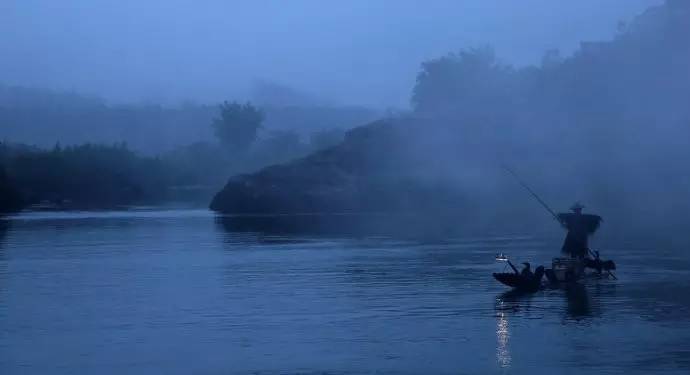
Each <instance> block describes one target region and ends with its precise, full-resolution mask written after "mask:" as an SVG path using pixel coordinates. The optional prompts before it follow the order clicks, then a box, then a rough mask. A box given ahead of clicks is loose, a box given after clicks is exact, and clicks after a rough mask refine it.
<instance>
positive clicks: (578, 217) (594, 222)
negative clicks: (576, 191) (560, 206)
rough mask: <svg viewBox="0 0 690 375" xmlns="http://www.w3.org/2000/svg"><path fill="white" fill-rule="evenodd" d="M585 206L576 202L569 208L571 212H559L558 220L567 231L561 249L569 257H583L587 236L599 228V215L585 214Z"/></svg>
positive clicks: (585, 254)
mask: <svg viewBox="0 0 690 375" xmlns="http://www.w3.org/2000/svg"><path fill="white" fill-rule="evenodd" d="M583 208H585V206H583V205H582V204H580V202H576V203H575V204H574V205H573V206H572V207H571V208H570V209H571V210H572V211H573V212H572V213H560V214H558V215H557V218H558V221H559V222H560V223H561V225H562V226H563V228H565V229H566V230H567V231H568V234H567V235H566V236H565V241H564V242H563V247H562V248H561V251H562V252H563V253H565V254H569V255H570V257H571V258H577V259H580V260H582V259H584V258H585V257H586V256H587V253H588V252H589V244H588V237H589V236H590V235H592V234H593V233H594V232H596V230H597V229H598V228H599V224H601V221H602V219H601V216H598V215H589V214H588V215H585V214H583V213H582V209H583Z"/></svg>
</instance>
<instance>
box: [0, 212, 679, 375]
mask: <svg viewBox="0 0 690 375" xmlns="http://www.w3.org/2000/svg"><path fill="white" fill-rule="evenodd" d="M233 228H236V227H235V226H233V225H227V223H226V225H223V223H221V222H220V221H218V220H217V219H215V218H214V216H213V215H212V214H210V213H208V212H206V211H133V212H112V213H59V212H58V213H25V214H21V215H19V216H16V217H14V218H10V219H7V220H0V374H76V373H87V374H229V373H258V374H274V373H276V374H277V373H281V374H282V373H287V374H290V373H303V374H321V373H335V374H350V373H372V372H376V373H384V374H386V373H405V374H421V373H424V374H427V373H448V374H484V373H489V374H493V373H498V374H501V373H515V374H521V373H528V371H529V372H530V373H545V374H570V373H572V374H577V373H587V374H590V373H603V374H623V373H626V374H634V373H639V374H648V373H678V374H687V373H690V294H689V293H690V271H689V270H690V262H689V261H688V255H687V254H685V253H674V252H669V251H665V250H664V249H639V250H630V249H625V251H622V250H621V249H602V253H603V254H605V255H610V256H611V257H613V258H615V260H616V261H617V263H618V266H619V271H618V276H619V278H620V280H618V281H613V280H589V281H588V282H587V283H585V285H583V286H582V287H581V288H572V289H570V290H547V291H544V292H539V293H537V294H535V295H532V296H528V297H520V296H511V295H509V294H507V295H506V294H504V292H505V291H506V290H505V288H504V287H502V286H501V285H499V284H498V283H497V282H495V281H494V280H493V279H492V277H491V272H493V271H497V270H501V268H502V266H501V265H499V264H497V263H495V262H494V260H493V256H494V254H495V253H496V252H498V251H504V252H506V253H508V254H510V255H513V256H518V255H519V257H520V258H524V259H529V260H532V261H533V263H546V262H549V260H550V258H551V257H552V256H553V255H555V254H554V253H555V251H554V248H555V245H554V244H553V243H551V242H549V241H546V240H539V239H533V238H530V237H527V236H512V237H511V236H508V237H487V238H447V239H446V240H444V241H412V240H406V241H401V240H394V239H391V238H385V237H365V236H357V237H352V236H345V237H340V238H339V237H338V236H335V235H333V236H317V235H313V234H290V235H288V234H280V235H278V234H271V233H262V232H251V231H248V230H250V229H247V228H241V230H240V229H238V230H237V231H235V230H234V229H233ZM652 253H656V254H659V255H660V256H653V255H652ZM518 260H519V261H521V260H522V259H518Z"/></svg>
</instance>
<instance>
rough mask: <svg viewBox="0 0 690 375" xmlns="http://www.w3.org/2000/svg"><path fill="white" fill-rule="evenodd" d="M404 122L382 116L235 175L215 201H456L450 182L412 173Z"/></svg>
mask: <svg viewBox="0 0 690 375" xmlns="http://www.w3.org/2000/svg"><path fill="white" fill-rule="evenodd" d="M404 129H405V124H401V123H396V122H395V121H393V120H381V121H377V122H374V123H372V124H369V125H367V126H362V127H359V128H355V129H353V130H351V131H350V132H349V133H348V134H347V135H346V138H345V140H344V141H343V142H342V143H341V144H339V145H337V146H335V147H332V148H329V149H326V150H322V151H319V152H316V153H314V154H311V155H309V156H307V157H305V158H302V159H299V160H295V161H293V162H290V163H287V164H282V165H275V166H271V167H268V168H265V169H263V170H261V171H259V172H257V173H254V174H246V175H240V176H236V177H233V178H231V179H230V181H229V182H228V183H227V185H226V186H225V188H224V189H223V190H222V191H220V192H219V193H218V194H217V195H216V196H215V197H214V199H213V201H212V202H211V209H212V210H214V211H217V212H221V213H231V214H283V213H291V214H293V213H380V212H405V211H418V210H420V209H429V208H432V207H435V206H438V205H439V204H440V202H441V201H443V204H442V205H443V206H445V205H446V203H448V202H449V200H453V201H457V199H458V197H457V196H456V194H454V193H452V192H450V191H449V190H448V189H447V188H444V187H441V186H434V185H433V184H429V183H424V182H421V181H419V180H417V179H413V178H411V177H410V176H409V174H408V173H407V172H408V171H409V170H410V168H409V167H407V166H408V165H409V159H408V158H409V154H408V153H405V152H403V151H404V150H405V147H406V144H407V142H406V141H405V140H406V139H408V137H406V136H405V134H404Z"/></svg>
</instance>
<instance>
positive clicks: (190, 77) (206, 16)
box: [0, 0, 662, 107]
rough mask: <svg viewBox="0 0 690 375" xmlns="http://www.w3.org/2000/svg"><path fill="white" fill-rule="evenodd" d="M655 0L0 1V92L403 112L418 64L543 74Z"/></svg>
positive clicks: (613, 30) (612, 33)
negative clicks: (483, 65)
mask: <svg viewBox="0 0 690 375" xmlns="http://www.w3.org/2000/svg"><path fill="white" fill-rule="evenodd" d="M661 2H662V0H572V1H566V0H424V1H422V0H338V1H335V0H333V1H327V0H282V1H280V0H274V1H268V0H266V1H262V0H247V1H232V0H225V1H220V0H197V1H191V0H190V1H182V0H148V1H147V0H112V1H106V0H43V1H39V0H0V83H5V84H12V85H25V86H32V87H47V88H52V89H61V90H74V91H78V92H84V93H89V94H96V95H99V96H102V97H104V98H106V99H108V100H110V101H112V102H123V101H125V102H132V101H140V100H145V101H153V102H163V103H177V102H180V101H182V100H185V99H191V100H194V101H196V102H216V101H219V100H222V99H225V98H230V99H232V98H240V97H242V96H244V95H246V93H247V92H248V89H249V87H250V86H251V84H252V82H255V81H256V80H268V81H276V82H279V83H282V84H286V85H290V86H293V87H295V88H298V89H300V90H305V91H306V92H309V93H312V94H315V95H320V96H323V97H325V98H328V100H329V101H334V102H336V103H342V104H364V105H369V106H376V107H389V106H394V107H402V106H407V104H408V101H409V96H410V89H411V87H412V85H413V83H414V79H415V74H416V72H417V71H418V68H419V64H420V63H421V62H422V61H424V60H427V59H430V58H433V57H437V56H440V55H443V54H445V53H447V52H450V51H455V50H458V49H460V48H463V47H471V46H478V45H485V44H490V45H492V46H493V47H494V48H495V50H496V52H497V55H498V56H499V57H500V58H501V59H502V60H504V61H505V62H509V63H513V64H518V65H524V64H529V63H535V62H538V61H539V59H540V58H541V55H542V53H543V51H544V50H546V49H549V48H560V49H561V51H562V52H563V53H565V54H567V53H570V52H572V50H573V49H574V48H575V47H576V46H577V45H578V43H579V41H581V40H601V39H610V38H611V37H612V36H613V35H614V33H615V31H616V26H617V23H618V21H621V20H623V21H626V20H631V19H632V18H633V17H634V15H636V14H638V13H640V12H641V11H643V10H644V9H645V8H647V7H648V6H650V5H654V4H658V3H661Z"/></svg>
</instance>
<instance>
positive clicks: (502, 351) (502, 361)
mask: <svg viewBox="0 0 690 375" xmlns="http://www.w3.org/2000/svg"><path fill="white" fill-rule="evenodd" d="M496 317H497V318H498V319H497V320H496V362H498V366H499V367H501V368H507V367H510V361H511V357H510V347H509V346H508V340H509V339H510V330H509V325H508V318H507V316H506V313H505V312H503V311H500V312H499V313H498V314H497V315H496Z"/></svg>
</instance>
